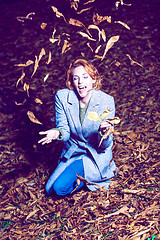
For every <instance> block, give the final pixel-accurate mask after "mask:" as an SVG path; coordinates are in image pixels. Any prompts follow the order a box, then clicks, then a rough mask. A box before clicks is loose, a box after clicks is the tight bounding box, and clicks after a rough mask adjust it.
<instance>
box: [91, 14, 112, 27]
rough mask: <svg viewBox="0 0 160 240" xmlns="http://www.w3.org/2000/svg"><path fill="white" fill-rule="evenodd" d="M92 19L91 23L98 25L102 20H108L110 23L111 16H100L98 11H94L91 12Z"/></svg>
mask: <svg viewBox="0 0 160 240" xmlns="http://www.w3.org/2000/svg"><path fill="white" fill-rule="evenodd" d="M92 20H93V23H94V24H95V25H99V24H100V23H101V22H103V21H105V20H106V21H107V22H109V23H111V16H104V17H103V16H100V15H99V14H98V13H95V14H93V18H92Z"/></svg>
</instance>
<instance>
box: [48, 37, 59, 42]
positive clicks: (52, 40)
mask: <svg viewBox="0 0 160 240" xmlns="http://www.w3.org/2000/svg"><path fill="white" fill-rule="evenodd" d="M58 40H59V39H57V38H55V39H53V38H49V41H50V42H51V43H55V42H57V41H58Z"/></svg>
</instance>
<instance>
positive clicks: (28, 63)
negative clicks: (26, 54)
mask: <svg viewBox="0 0 160 240" xmlns="http://www.w3.org/2000/svg"><path fill="white" fill-rule="evenodd" d="M33 63H34V62H33V61H32V60H28V61H27V62H26V63H19V64H15V66H17V67H28V66H29V65H31V64H33Z"/></svg>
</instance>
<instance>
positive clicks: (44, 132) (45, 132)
mask: <svg viewBox="0 0 160 240" xmlns="http://www.w3.org/2000/svg"><path fill="white" fill-rule="evenodd" d="M47 133H48V131H42V132H39V134H40V135H43V134H47Z"/></svg>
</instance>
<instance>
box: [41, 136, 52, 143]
mask: <svg viewBox="0 0 160 240" xmlns="http://www.w3.org/2000/svg"><path fill="white" fill-rule="evenodd" d="M51 142H52V139H51V138H48V137H45V138H42V139H41V140H39V141H38V143H42V145H44V144H46V143H47V144H48V143H51Z"/></svg>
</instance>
